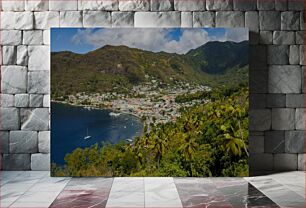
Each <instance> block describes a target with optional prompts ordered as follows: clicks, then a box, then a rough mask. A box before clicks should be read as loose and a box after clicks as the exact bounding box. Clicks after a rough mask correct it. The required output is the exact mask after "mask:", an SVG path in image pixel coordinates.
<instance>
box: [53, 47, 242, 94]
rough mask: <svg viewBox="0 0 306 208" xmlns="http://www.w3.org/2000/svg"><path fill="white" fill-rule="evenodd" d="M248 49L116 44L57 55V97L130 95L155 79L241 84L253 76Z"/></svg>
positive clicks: (55, 55)
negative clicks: (172, 49)
mask: <svg viewBox="0 0 306 208" xmlns="http://www.w3.org/2000/svg"><path fill="white" fill-rule="evenodd" d="M247 49H248V45H247V42H246V41H245V42H241V43H233V42H224V43H222V42H209V43H206V44H205V45H203V46H200V47H199V48H197V49H194V50H191V51H189V52H188V53H187V54H184V55H179V54H174V53H166V52H157V53H154V52H150V51H145V50H141V49H135V48H129V47H127V46H110V45H106V46H104V47H102V48H99V49H97V50H94V51H91V52H89V53H87V54H75V53H72V52H67V51H65V52H52V53H51V69H52V73H51V88H52V97H58V96H63V95H69V94H74V93H77V92H92V93H94V92H111V91H114V90H115V91H117V92H118V91H119V92H122V91H128V90H129V89H130V88H131V87H132V86H133V85H137V84H140V83H143V82H146V81H148V80H150V79H156V80H159V81H161V82H163V83H167V84H174V83H176V82H177V81H184V82H190V83H192V82H195V83H202V84H207V85H218V84H227V83H229V82H231V80H230V78H231V77H232V76H235V77H236V78H235V79H236V80H237V79H238V80H237V81H235V82H241V81H243V80H244V81H245V80H246V76H245V75H247V74H248V73H247V71H248V68H247V60H246V59H245V58H244V57H245V56H246V57H247V53H246V52H245V51H246V50H247ZM237 73H238V74H237ZM237 75H239V76H238V77H239V78H237ZM240 75H242V76H240Z"/></svg>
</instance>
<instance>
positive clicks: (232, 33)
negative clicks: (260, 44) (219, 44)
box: [224, 28, 249, 42]
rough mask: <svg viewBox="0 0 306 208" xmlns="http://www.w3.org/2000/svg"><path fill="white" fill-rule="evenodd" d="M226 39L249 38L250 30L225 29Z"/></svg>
mask: <svg viewBox="0 0 306 208" xmlns="http://www.w3.org/2000/svg"><path fill="white" fill-rule="evenodd" d="M224 39H225V40H226V41H234V42H241V41H244V40H249V31H248V29H245V28H235V29H228V30H226V31H225V35H224Z"/></svg>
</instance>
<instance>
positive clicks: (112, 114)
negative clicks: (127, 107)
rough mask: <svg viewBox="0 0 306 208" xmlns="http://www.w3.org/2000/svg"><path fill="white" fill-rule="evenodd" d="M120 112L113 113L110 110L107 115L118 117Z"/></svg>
mask: <svg viewBox="0 0 306 208" xmlns="http://www.w3.org/2000/svg"><path fill="white" fill-rule="evenodd" d="M120 114H121V113H114V112H110V113H109V115H110V116H113V117H118V116H120Z"/></svg>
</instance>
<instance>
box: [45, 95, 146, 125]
mask: <svg viewBox="0 0 306 208" xmlns="http://www.w3.org/2000/svg"><path fill="white" fill-rule="evenodd" d="M50 102H51V103H61V104H66V105H71V106H75V107H82V108H85V109H86V108H90V109H94V110H111V111H112V112H113V113H120V114H127V115H130V116H134V117H136V118H138V119H139V120H140V121H141V122H142V123H143V124H144V122H143V120H142V118H141V117H140V116H139V115H137V114H134V113H131V112H125V111H118V110H116V109H113V108H107V107H104V108H99V107H97V106H92V105H82V104H76V103H69V102H66V101H58V100H51V101H50Z"/></svg>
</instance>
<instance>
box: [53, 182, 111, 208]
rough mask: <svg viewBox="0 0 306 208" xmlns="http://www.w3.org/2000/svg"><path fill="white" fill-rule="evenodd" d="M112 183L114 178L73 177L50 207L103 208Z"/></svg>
mask: <svg viewBox="0 0 306 208" xmlns="http://www.w3.org/2000/svg"><path fill="white" fill-rule="evenodd" d="M112 183H113V179H112V178H73V179H71V180H70V181H69V182H68V183H67V185H66V186H65V188H64V189H63V191H62V192H61V193H60V194H59V196H58V197H57V198H56V199H55V200H54V202H53V203H52V205H51V206H50V207H52V208H58V207H61V208H66V207H67V208H71V207H81V208H83V207H84V208H85V207H92V208H98V207H99V208H103V207H105V206H106V202H107V199H108V197H109V192H110V189H111V187H112Z"/></svg>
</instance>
